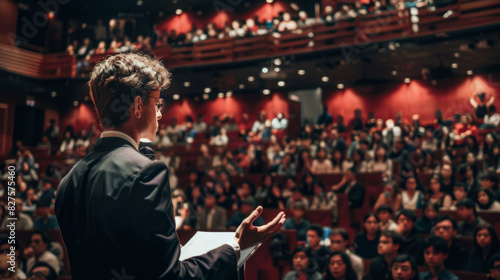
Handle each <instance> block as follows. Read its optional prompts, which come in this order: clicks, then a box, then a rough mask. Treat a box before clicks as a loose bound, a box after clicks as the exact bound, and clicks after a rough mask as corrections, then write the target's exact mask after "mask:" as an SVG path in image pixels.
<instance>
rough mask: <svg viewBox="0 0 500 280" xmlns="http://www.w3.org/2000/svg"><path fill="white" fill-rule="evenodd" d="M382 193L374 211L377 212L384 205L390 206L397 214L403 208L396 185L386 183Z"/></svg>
mask: <svg viewBox="0 0 500 280" xmlns="http://www.w3.org/2000/svg"><path fill="white" fill-rule="evenodd" d="M382 184H383V188H382V193H380V194H379V196H378V198H377V201H376V202H375V205H374V206H373V209H374V210H375V211H376V210H377V209H378V208H379V207H380V206H382V205H389V206H390V207H391V208H392V211H393V213H396V212H398V211H399V209H400V208H401V194H400V193H399V192H398V191H397V190H396V188H395V187H394V183H392V182H390V181H384V182H383V183H382Z"/></svg>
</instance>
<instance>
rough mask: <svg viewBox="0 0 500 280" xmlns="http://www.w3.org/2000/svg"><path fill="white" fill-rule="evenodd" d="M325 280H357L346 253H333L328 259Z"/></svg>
mask: <svg viewBox="0 0 500 280" xmlns="http://www.w3.org/2000/svg"><path fill="white" fill-rule="evenodd" d="M323 279H324V280H340V279H356V273H355V271H354V269H353V268H352V265H351V259H350V258H349V256H348V255H347V254H346V253H345V252H339V251H337V252H333V253H332V254H331V255H330V258H329V259H328V269H327V270H326V276H325V277H324V278H323Z"/></svg>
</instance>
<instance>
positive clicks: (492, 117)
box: [479, 105, 500, 129]
mask: <svg viewBox="0 0 500 280" xmlns="http://www.w3.org/2000/svg"><path fill="white" fill-rule="evenodd" d="M498 125H500V114H498V113H497V112H496V108H495V105H490V107H488V114H486V115H485V116H484V123H483V124H482V125H480V126H479V128H482V129H484V128H497V127H498Z"/></svg>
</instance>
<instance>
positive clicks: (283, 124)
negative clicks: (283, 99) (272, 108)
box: [271, 113, 288, 130]
mask: <svg viewBox="0 0 500 280" xmlns="http://www.w3.org/2000/svg"><path fill="white" fill-rule="evenodd" d="M271 127H272V129H276V130H285V129H286V128H287V127H288V120H287V119H285V116H284V115H283V113H278V115H277V116H276V118H274V119H273V120H272V121H271Z"/></svg>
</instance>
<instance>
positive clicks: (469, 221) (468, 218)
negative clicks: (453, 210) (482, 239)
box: [456, 198, 486, 236]
mask: <svg viewBox="0 0 500 280" xmlns="http://www.w3.org/2000/svg"><path fill="white" fill-rule="evenodd" d="M456 207H457V213H458V216H459V217H460V219H461V220H462V221H461V222H459V223H458V234H459V235H462V236H474V230H475V228H476V227H477V226H478V225H479V224H485V223H486V221H485V220H483V219H482V218H481V217H479V216H478V215H477V212H476V207H475V205H474V201H472V200H471V199H469V198H465V199H463V200H461V201H459V202H458V203H457V205H456Z"/></svg>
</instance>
